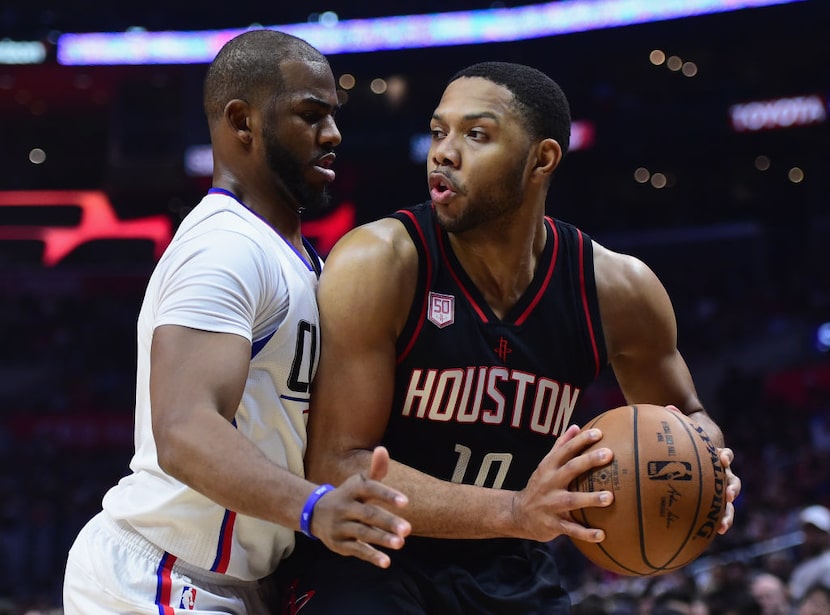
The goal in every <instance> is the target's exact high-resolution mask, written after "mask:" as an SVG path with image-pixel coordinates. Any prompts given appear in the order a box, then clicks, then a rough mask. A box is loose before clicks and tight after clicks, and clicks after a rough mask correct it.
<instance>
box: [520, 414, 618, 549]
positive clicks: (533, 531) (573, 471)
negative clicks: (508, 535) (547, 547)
mask: <svg viewBox="0 0 830 615" xmlns="http://www.w3.org/2000/svg"><path fill="white" fill-rule="evenodd" d="M601 438H602V432H601V431H600V430H599V429H587V430H580V428H579V427H578V426H576V425H571V426H570V427H568V429H566V430H565V432H564V433H563V434H562V435H560V436H559V438H558V439H557V440H556V443H555V444H554V445H553V448H552V449H551V450H550V452H549V453H548V454H547V455H545V458H544V459H542V461H541V462H540V463H539V465H538V467H537V468H536V470H535V471H534V472H533V474H532V475H531V476H530V479H529V480H528V482H527V486H526V487H525V488H524V489H523V490H521V491H517V492H516V494H515V496H514V499H513V514H514V522H515V523H516V524H517V525H518V527H521V528H524V529H526V533H525V537H526V538H531V539H533V540H538V541H541V542H547V541H549V540H553V539H554V538H556V537H557V536H560V535H562V534H566V535H568V536H570V537H571V538H576V539H578V540H583V541H585V542H601V541H602V540H603V539H604V538H605V534H604V532H603V531H602V530H598V529H595V528H588V527H585V526H584V525H581V524H579V523H577V522H576V521H574V518H573V515H572V514H571V511H573V510H577V509H579V508H585V507H586V506H609V505H610V504H611V503H612V502H613V501H614V494H613V493H612V492H610V491H598V492H596V493H582V492H577V491H570V490H569V487H570V485H571V483H573V481H574V480H576V478H577V477H579V476H580V475H581V474H583V473H585V472H587V471H589V470H590V469H592V468H596V467H600V466H603V465H606V464H608V463H610V461H611V459H612V458H613V453H612V452H611V449H609V448H604V447H603V448H597V449H594V450H592V451H590V452H588V453H584V454H583V451H584V450H585V449H586V448H588V447H589V446H591V445H592V444H594V443H595V442H597V441H598V440H600V439H601Z"/></svg>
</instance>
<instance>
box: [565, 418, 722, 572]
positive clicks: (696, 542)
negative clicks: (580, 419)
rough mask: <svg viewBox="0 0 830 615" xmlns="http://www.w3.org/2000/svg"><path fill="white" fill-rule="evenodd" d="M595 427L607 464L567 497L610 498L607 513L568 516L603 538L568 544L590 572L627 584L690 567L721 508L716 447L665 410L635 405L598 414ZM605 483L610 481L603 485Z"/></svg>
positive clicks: (708, 539) (587, 510)
mask: <svg viewBox="0 0 830 615" xmlns="http://www.w3.org/2000/svg"><path fill="white" fill-rule="evenodd" d="M593 427H598V428H599V429H600V430H602V439H601V440H600V441H599V442H597V443H595V444H593V445H591V446H590V447H588V449H586V451H584V452H587V451H590V450H591V449H592V448H600V447H607V448H610V449H611V450H612V451H613V452H614V459H613V460H612V461H611V463H609V464H608V465H606V466H602V467H599V468H593V469H592V470H590V471H588V472H586V473H585V474H583V475H581V476H580V477H579V478H577V479H576V480H575V481H574V482H573V484H572V485H571V487H570V488H571V490H572V491H583V492H595V491H605V490H607V491H611V492H612V493H613V494H614V502H613V503H612V504H611V505H610V506H607V507H604V508H600V507H587V508H580V509H578V510H576V511H574V518H575V519H576V520H577V521H578V522H579V523H581V524H582V525H584V526H585V527H592V528H598V529H601V530H603V531H605V539H604V540H603V541H602V542H600V543H589V542H583V541H580V540H574V541H573V543H574V546H576V547H577V549H579V550H580V551H581V552H582V554H583V555H585V556H586V557H587V558H588V559H589V560H591V561H592V562H593V563H595V564H596V565H598V566H600V567H601V568H604V569H606V570H610V571H611V572H616V573H618V574H624V575H631V576H653V575H661V574H665V573H667V572H672V571H674V570H678V569H680V568H683V567H684V566H686V565H687V564H689V563H691V562H692V561H694V560H695V559H696V558H697V557H698V556H699V555H700V554H701V553H703V551H704V550H705V549H706V548H707V547H708V546H709V544H710V543H711V542H712V540H713V539H714V538H715V536H716V535H717V527H718V524H719V523H720V519H721V517H722V516H723V511H724V508H725V505H726V502H725V498H724V488H725V477H724V470H723V467H722V466H721V464H720V459H719V457H718V451H717V447H716V446H715V444H714V443H713V442H712V441H711V440H710V438H709V437H708V435H707V434H706V432H705V431H703V429H701V427H700V426H699V425H697V424H696V423H695V422H694V421H692V420H691V419H690V418H689V417H687V416H686V415H684V414H683V413H681V412H678V411H677V410H675V409H672V408H666V407H664V406H655V405H649V404H639V405H636V406H634V405H632V406H621V407H619V408H614V409H612V410H608V411H606V412H603V413H602V414H600V415H599V416H597V417H596V418H595V419H594V420H593V421H591V422H589V423H588V424H587V425H586V426H585V429H590V428H593ZM609 479H610V480H609Z"/></svg>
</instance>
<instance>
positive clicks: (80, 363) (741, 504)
mask: <svg viewBox="0 0 830 615" xmlns="http://www.w3.org/2000/svg"><path fill="white" fill-rule="evenodd" d="M148 273H149V269H148V270H143V269H140V270H138V271H133V272H131V273H129V274H125V273H124V271H118V272H117V273H113V274H107V273H106V272H105V271H103V272H97V273H96V272H90V271H75V270H73V269H71V268H61V267H58V268H56V269H54V270H50V271H44V270H43V269H32V270H31V271H23V270H15V271H7V272H6V273H4V275H3V276H2V281H0V292H2V293H3V301H2V302H0V321H2V322H3V323H4V326H3V327H2V329H0V336H1V337H0V468H2V470H0V518H2V522H0V615H5V614H7V613H30V614H31V615H35V614H45V613H60V604H61V596H60V593H61V583H62V577H63V566H64V562H65V556H66V553H67V550H68V548H69V545H70V544H71V541H72V540H73V538H74V536H75V534H76V532H77V531H78V529H79V528H80V527H81V525H82V524H83V523H84V522H85V521H86V520H87V519H88V518H89V517H91V516H92V515H93V514H94V513H95V512H96V511H97V510H98V509H99V507H100V501H101V497H102V495H103V493H104V492H105V490H106V489H107V488H108V487H109V486H110V485H112V484H113V483H114V482H115V481H117V480H118V478H119V477H121V476H122V475H124V474H125V473H126V472H127V471H128V467H127V466H128V463H129V459H130V455H131V452H132V444H133V442H132V411H133V397H134V377H135V376H134V367H135V322H136V317H137V314H138V309H139V303H140V300H141V296H142V294H143V290H144V284H145V283H146V276H147V275H148ZM678 307H679V309H678V317H679V319H680V322H679V325H680V330H681V342H682V343H681V350H682V351H684V354H685V355H686V356H687V358H688V359H689V364H690V367H691V369H692V371H693V373H695V374H698V373H699V374H701V382H702V385H701V386H702V389H703V390H702V391H701V394H702V397H703V399H704V402H705V403H706V404H707V406H708V408H709V410H710V412H711V413H712V414H713V415H714V416H715V417H716V418H717V420H718V421H719V422H720V423H721V425H722V426H723V428H724V431H725V432H726V434H727V437H728V442H729V444H730V445H731V446H732V447H733V448H734V449H735V451H736V461H735V469H736V472H737V473H738V474H739V475H740V476H741V477H742V479H743V493H742V495H741V498H740V500H739V501H738V502H737V506H736V508H737V517H736V523H735V527H734V528H733V529H732V531H730V532H729V533H728V534H727V535H725V536H720V537H718V538H717V539H716V540H715V541H714V542H713V544H712V546H711V547H710V549H709V550H708V551H707V552H706V553H704V555H703V556H702V557H701V558H700V559H699V560H697V561H696V562H694V563H693V564H692V565H690V566H688V567H687V568H685V569H683V570H681V571H679V572H674V573H671V574H667V575H662V576H657V577H650V578H642V579H641V578H628V577H619V576H615V575H612V574H610V573H605V572H603V571H601V570H599V569H597V568H596V567H594V566H593V565H592V564H590V563H588V562H587V560H585V559H584V558H583V557H582V556H581V554H579V553H578V552H577V551H576V550H575V549H574V548H573V546H572V545H571V544H570V543H569V542H568V541H567V540H566V539H561V538H560V539H558V540H556V541H554V542H553V543H552V544H551V548H553V549H556V550H558V552H559V561H560V566H561V568H562V573H563V578H564V580H565V584H566V586H567V588H568V589H569V591H570V592H571V593H572V596H573V601H574V612H575V614H576V615H586V614H596V615H612V614H613V615H669V614H674V615H685V614H690V615H691V614H694V615H726V614H729V615H745V614H746V615H748V614H760V615H794V614H796V613H797V614H798V615H819V614H824V615H830V512H828V510H827V508H825V507H826V506H830V361H828V357H827V356H826V355H825V354H821V353H816V352H813V353H810V352H805V353H804V355H803V356H802V357H801V358H800V359H799V360H796V361H793V360H792V357H791V356H790V355H788V356H790V358H789V359H788V361H787V362H786V365H776V366H774V367H769V366H765V365H764V364H763V363H762V362H761V363H759V362H756V363H755V364H752V363H751V362H745V363H743V364H740V363H736V362H735V361H736V360H737V359H736V355H735V354H734V351H735V349H736V348H739V347H747V346H748V345H750V344H751V343H755V344H757V339H756V338H758V337H761V338H763V337H764V334H763V332H762V334H761V335H760V336H759V334H758V327H759V326H762V323H761V322H760V321H761V319H762V316H761V315H763V320H764V321H765V322H766V325H765V326H766V327H767V329H766V331H767V332H769V337H770V339H773V338H775V335H773V333H774V331H775V330H776V328H779V329H780V328H781V327H782V326H784V325H782V324H781V323H783V322H796V321H797V320H798V319H797V317H796V316H797V315H794V314H792V313H775V312H774V311H772V312H768V313H767V312H763V311H761V310H755V311H754V312H753V313H752V314H747V315H746V316H745V318H747V319H751V322H752V323H753V325H752V327H747V326H739V325H740V323H741V322H743V321H742V318H744V317H743V316H742V315H741V314H742V313H743V310H744V309H745V306H742V307H741V308H740V311H729V309H728V308H726V307H725V306H724V305H722V304H721V305H719V306H718V307H717V308H716V309H714V310H713V308H712V307H711V306H709V307H707V308H706V309H695V310H687V309H685V305H683V304H681V305H679V306H678ZM701 314H703V315H704V316H701ZM702 318H705V319H708V320H709V324H706V323H705V322H702V321H701V319H702ZM715 321H717V322H719V323H721V327H722V330H720V331H719V332H718V334H717V335H709V336H706V335H698V334H696V333H695V328H698V329H701V330H702V329H703V328H706V327H712V326H714V325H713V324H712V323H713V322H715ZM723 323H732V325H729V324H726V325H725V324H723ZM725 328H726V329H729V331H728V332H727V331H726V330H725ZM690 331H691V332H692V333H690ZM684 332H685V333H684ZM782 335H783V337H786V338H787V339H789V338H790V337H791V335H790V333H786V332H785V334H782ZM753 340H755V341H753ZM755 348H756V349H755V350H753V353H754V354H759V353H761V354H763V352H764V351H763V350H759V349H757V347H755ZM769 353H770V356H780V354H781V353H780V349H779V352H777V354H776V351H774V349H769ZM724 357H726V358H724ZM611 378H612V377H611ZM611 378H607V379H605V380H603V381H600V382H599V383H598V384H597V385H596V387H595V388H594V389H592V390H591V391H590V393H589V395H587V396H586V397H585V398H584V399H583V401H582V403H583V404H584V405H585V406H586V407H587V408H588V410H590V411H594V410H596V411H599V410H603V409H607V408H608V407H612V406H613V405H614V404H615V403H616V401H617V400H618V398H616V397H615V392H614V391H615V389H614V383H613V380H612V379H611ZM696 378H697V376H696ZM617 405H618V404H617ZM814 557H815V558H818V559H816V560H815V563H812V564H806V562H808V560H810V559H811V558H814ZM803 565H808V566H811V567H812V568H814V570H813V571H812V572H811V573H809V574H808V575H807V577H806V578H804V579H803V580H802V579H801V573H800V572H797V571H798V570H800V567H801V566H803Z"/></svg>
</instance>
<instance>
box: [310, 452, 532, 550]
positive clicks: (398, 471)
mask: <svg viewBox="0 0 830 615" xmlns="http://www.w3.org/2000/svg"><path fill="white" fill-rule="evenodd" d="M370 458H371V451H368V450H357V451H351V452H350V453H348V454H347V455H344V456H343V457H340V458H339V459H337V460H334V459H333V458H331V457H330V458H329V459H328V461H327V462H325V463H323V462H318V463H311V464H310V465H309V466H307V469H308V472H309V474H308V476H309V478H310V479H311V480H313V481H316V482H337V483H339V482H340V481H342V480H344V479H345V478H346V477H347V476H349V475H350V474H352V473H355V472H362V473H363V474H364V475H365V474H366V473H367V472H368V468H369V461H370ZM383 482H384V484H387V485H389V486H390V487H393V488H395V489H398V490H399V491H402V492H403V493H404V494H406V495H407V496H408V497H409V506H408V507H407V508H406V510H405V511H403V512H402V513H401V514H402V516H403V517H405V518H406V519H407V521H409V522H410V523H411V524H412V534H413V535H417V536H430V537H433V538H465V539H466V538H497V537H515V536H521V535H522V529H521V528H518V527H516V523H515V518H514V515H513V496H514V492H512V491H505V490H501V489H486V488H483V487H476V486H474V485H462V484H456V483H451V482H448V481H443V480H439V479H437V478H434V477H432V476H429V475H427V474H424V473H423V472H419V471H418V470H415V469H413V468H411V467H409V466H405V465H403V464H401V463H398V462H396V461H395V460H394V459H392V460H391V462H390V467H389V473H388V474H387V476H386V478H385V479H384V481H383Z"/></svg>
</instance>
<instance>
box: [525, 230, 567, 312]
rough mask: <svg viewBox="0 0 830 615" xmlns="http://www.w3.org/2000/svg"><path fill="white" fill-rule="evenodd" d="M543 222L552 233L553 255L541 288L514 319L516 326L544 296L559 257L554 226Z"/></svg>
mask: <svg viewBox="0 0 830 615" xmlns="http://www.w3.org/2000/svg"><path fill="white" fill-rule="evenodd" d="M545 220H546V221H547V222H548V223H549V224H550V228H551V230H552V231H553V254H552V255H551V257H550V265H549V266H548V272H547V273H546V274H545V281H544V282H542V286H540V287H539V291H538V292H537V293H536V296H535V297H533V301H531V302H530V305H528V306H527V309H525V311H524V312H522V313H521V314H520V315H519V317H518V318H517V319H516V323H515V324H517V325H521V324H522V323H523V322H524V321H525V320H527V317H528V316H530V313H531V312H532V311H533V308H535V307H536V305H537V304H538V303H539V302H540V301H541V300H542V295H544V294H545V289H547V287H548V284H550V279H551V278H552V277H553V270H554V269H556V257H557V256H558V255H559V231H558V230H557V229H556V225H555V224H554V223H553V221H552V220H551V219H550V218H548V217H547V216H545Z"/></svg>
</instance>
